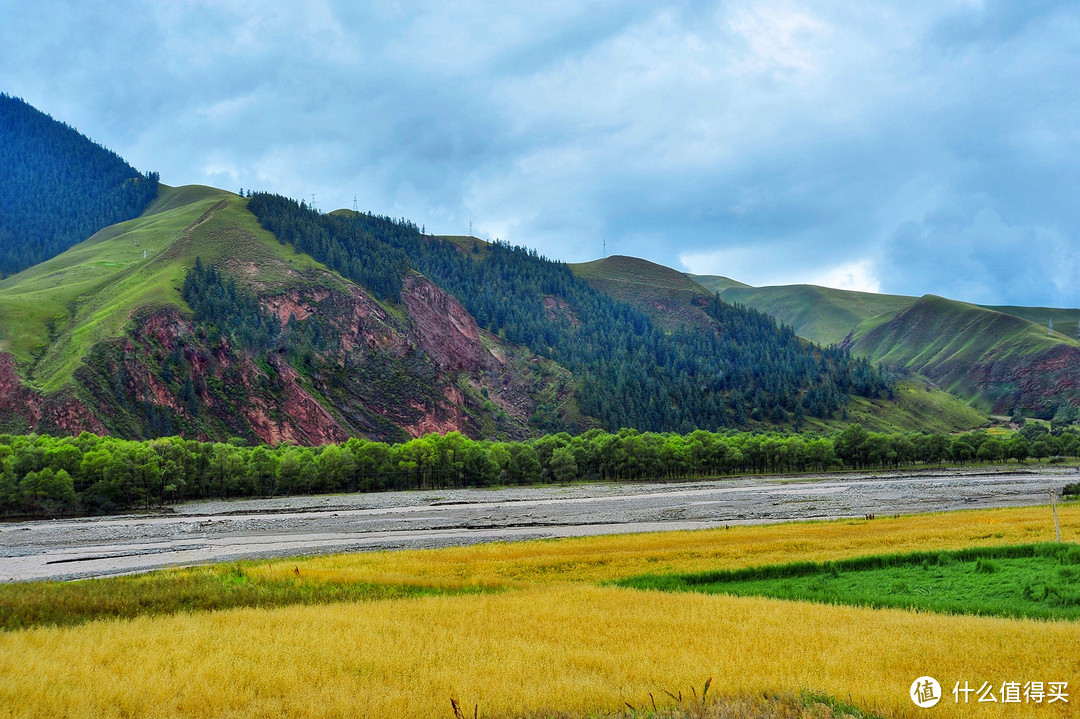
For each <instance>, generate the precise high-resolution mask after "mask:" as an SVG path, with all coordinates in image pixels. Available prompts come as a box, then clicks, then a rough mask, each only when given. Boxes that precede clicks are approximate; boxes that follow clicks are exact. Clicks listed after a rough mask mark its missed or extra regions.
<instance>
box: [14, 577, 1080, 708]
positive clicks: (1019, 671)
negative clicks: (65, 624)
mask: <svg viewBox="0 0 1080 719" xmlns="http://www.w3.org/2000/svg"><path fill="white" fill-rule="evenodd" d="M1078 643H1080V625H1078V624H1076V623H1073V622H1036V621H1026V620H1023V621H1018V620H1006V619H994V618H980V617H969V616H945V615H929V614H917V613H913V612H904V611H895V610H868V609H858V608H851V607H837V606H826V605H815V604H808V603H802V602H783V601H778V600H769V599H757V598H734V597H726V596H704V595H673V594H664V593H657V592H641V591H636V590H628V589H617V588H610V587H609V588H600V587H591V586H570V585H563V586H552V587H537V588H531V589H526V590H522V591H518V592H510V593H504V594H498V595H472V596H463V597H424V598H419V599H406V600H395V601H386V602H371V603H360V604H336V605H327V606H319V607H315V606H310V607H307V606H297V607H288V608H283V609H275V610H257V609H244V610H232V611H225V612H217V613H209V614H195V615H176V616H171V617H162V618H142V619H136V620H132V621H126V622H98V623H93V624H89V625H84V626H82V627H78V628H74V629H38V630H30V631H23V632H16V633H10V634H6V635H3V636H0V705H2V706H4V707H5V708H6V712H7V714H8V715H9V716H13V717H21V716H61V715H63V716H70V717H118V716H138V715H147V714H152V715H154V716H160V717H173V716H175V717H190V716H216V717H234V716H236V717H239V716H244V717H271V716H274V717H276V716H282V715H288V716H290V717H334V716H372V717H375V716H378V717H383V716H387V717H389V716H393V717H436V716H449V698H450V697H457V698H459V699H460V700H461V701H462V702H464V703H465V704H466V705H469V706H471V705H472V704H473V703H478V704H479V706H480V707H481V714H480V715H481V716H493V715H494V716H498V715H508V714H512V713H514V712H523V711H528V710H532V709H562V710H570V709H577V710H583V709H599V708H604V709H617V708H619V707H621V706H623V702H624V701H628V702H632V703H634V704H636V705H645V704H646V703H647V702H648V694H649V693H650V692H653V693H654V694H661V692H662V691H663V690H665V689H669V690H673V691H674V690H677V689H683V690H685V689H686V688H688V687H689V686H691V685H695V686H698V687H700V686H701V684H702V682H703V681H704V679H706V678H708V677H712V678H713V688H714V691H716V692H719V693H733V694H745V693H758V692H763V691H770V690H773V691H779V690H792V689H799V688H809V689H814V690H818V691H824V692H827V693H829V694H832V695H834V696H837V697H841V698H843V699H845V700H851V701H854V702H855V703H857V704H859V705H860V706H862V707H865V708H869V709H873V710H876V711H878V712H880V713H883V714H885V715H887V716H901V717H902V716H919V714H918V712H919V711H921V710H919V709H917V708H915V707H914V705H912V703H911V702H910V700H909V699H908V696H907V691H908V687H909V685H910V683H911V682H912V680H913V679H914V678H916V677H919V676H923V675H930V676H934V677H936V678H938V679H939V681H941V683H942V685H943V686H947V687H948V688H949V689H948V690H951V688H952V686H953V683H954V682H955V681H964V680H967V681H969V682H981V681H994V682H998V683H1000V682H1001V681H1004V680H1009V679H1015V680H1018V681H1024V680H1030V679H1044V680H1048V681H1054V680H1062V681H1070V682H1075V681H1076V679H1077V677H1080V655H1078V653H1077V652H1075V651H1073V649H1074V648H1075V647H1076V646H1078ZM947 699H948V700H949V701H943V702H942V703H941V704H940V705H939V706H938V708H937V709H935V713H934V715H935V716H957V717H960V716H964V717H966V716H973V715H974V716H1022V715H1026V714H1023V713H1018V712H1017V707H1011V706H1007V705H1005V706H1002V705H1000V704H998V705H990V706H987V705H973V706H966V707H965V706H964V705H962V704H961V705H959V706H957V705H955V704H954V703H953V702H952V701H951V699H952V697H951V696H950V697H947ZM1075 699H1076V697H1074V701H1075ZM1060 708H1061V709H1064V711H1059V710H1057V709H1055V708H1054V707H1049V708H1046V707H1044V712H1043V714H1041V715H1046V716H1065V715H1068V714H1069V712H1070V710H1071V709H1072V705H1070V706H1068V707H1065V706H1061V707H1060ZM1021 709H1023V708H1022V707H1021ZM1030 710H1031V709H1030V708H1028V711H1030ZM1072 714H1073V715H1075V712H1072Z"/></svg>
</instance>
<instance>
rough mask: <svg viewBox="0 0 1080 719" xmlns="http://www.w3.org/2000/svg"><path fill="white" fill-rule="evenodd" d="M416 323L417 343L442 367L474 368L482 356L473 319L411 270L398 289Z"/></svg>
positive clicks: (444, 294) (459, 304)
mask: <svg viewBox="0 0 1080 719" xmlns="http://www.w3.org/2000/svg"><path fill="white" fill-rule="evenodd" d="M401 297H402V299H403V300H404V301H405V307H406V308H407V309H408V311H409V317H411V318H412V320H413V322H415V323H416V330H417V333H418V334H419V338H420V345H421V346H422V347H423V348H424V351H425V352H427V353H428V355H430V356H431V358H432V359H433V360H435V363H436V364H437V365H438V366H439V368H440V369H443V370H452V371H454V370H475V369H478V368H479V367H480V366H481V363H482V361H483V359H484V356H485V355H486V354H487V353H486V352H485V351H484V347H483V345H482V344H481V343H480V330H479V329H478V328H477V326H476V320H474V319H473V317H472V315H470V314H469V313H468V311H466V309H465V308H464V307H462V306H461V303H460V302H458V301H457V300H455V299H454V298H453V297H451V296H450V295H449V294H447V293H446V292H444V291H443V290H442V289H441V288H440V287H438V286H437V285H436V284H435V283H434V282H432V281H431V280H429V279H428V278H426V277H424V276H422V275H417V274H413V275H410V276H409V277H407V278H406V280H405V286H404V289H403V290H402V293H401Z"/></svg>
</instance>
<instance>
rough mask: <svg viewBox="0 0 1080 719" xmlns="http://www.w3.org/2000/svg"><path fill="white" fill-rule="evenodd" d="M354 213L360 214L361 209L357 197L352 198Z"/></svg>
mask: <svg viewBox="0 0 1080 719" xmlns="http://www.w3.org/2000/svg"><path fill="white" fill-rule="evenodd" d="M352 211H353V212H359V211H360V208H359V207H357V206H356V195H353V196H352Z"/></svg>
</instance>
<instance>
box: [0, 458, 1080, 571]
mask: <svg viewBox="0 0 1080 719" xmlns="http://www.w3.org/2000/svg"><path fill="white" fill-rule="evenodd" d="M1076 480H1077V473H1076V470H1075V469H1072V468H1069V469H1061V468H1049V467H1043V468H1030V469H1027V470H1024V471H1012V472H1007V473H1006V472H987V473H979V474H975V473H962V472H957V471H943V472H939V473H926V472H919V473H902V472H898V473H874V474H860V475H852V474H848V475H844V476H842V477H839V476H835V475H833V476H823V477H809V478H808V477H798V478H791V477H787V478H785V477H766V478H752V479H728V480H717V481H707V482H693V483H678V484H675V483H671V484H661V483H648V484H630V485H615V484H611V485H607V484H593V485H576V486H572V487H540V488H507V489H497V490H483V489H466V490H443V491H424V492H387V493H382V494H354V495H334V496H319V497H288V498H275V499H252V500H238V501H231V502H220V501H212V502H198V503H191V504H186V505H181V506H179V507H175V508H172V511H170V512H167V513H162V514H157V515H152V516H147V515H125V516H120V517H107V518H83V519H71V520H51V521H33V522H17V523H7V524H0V581H21V580H32V579H72V578H77V577H93V576H103V575H108V574H121V573H130V572H143V571H147V570H151V569H157V568H160V567H166V566H176V565H192V564H202V563H206V562H216V561H227V560H234V559H253V558H262V557H281V556H290V555H294V556H295V555H305V554H322V553H328V552H344V551H359V550H372V549H393V548H402V547H443V546H450V545H458V544H469V543H474V542H491V541H516V540H523V539H537V538H542V537H569V536H585V535H592V534H613V533H623V532H651V531H661V530H674V529H699V528H705V527H715V526H720V525H724V524H745V523H758V522H778V521H794V520H800V519H824V518H833V517H860V516H864V515H866V514H881V515H887V514H897V513H899V514H908V513H914V512H936V511H950V510H956V509H971V508H976V507H1005V506H1019V505H1031V504H1045V503H1047V502H1048V500H1049V495H1048V490H1049V489H1050V488H1051V487H1055V488H1060V487H1061V486H1062V485H1064V484H1068V483H1069V482H1074V481H1076Z"/></svg>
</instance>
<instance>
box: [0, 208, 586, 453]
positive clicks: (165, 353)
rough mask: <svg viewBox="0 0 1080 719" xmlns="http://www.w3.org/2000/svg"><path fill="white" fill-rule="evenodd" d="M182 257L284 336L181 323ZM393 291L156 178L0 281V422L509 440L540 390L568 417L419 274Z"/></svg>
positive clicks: (521, 365)
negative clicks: (121, 218) (139, 204)
mask: <svg viewBox="0 0 1080 719" xmlns="http://www.w3.org/2000/svg"><path fill="white" fill-rule="evenodd" d="M144 252H145V257H144ZM196 258H198V259H199V260H201V261H202V262H203V263H204V264H205V265H206V266H210V265H216V266H218V267H220V268H221V272H222V273H223V276H225V277H228V278H229V281H230V282H235V283H236V284H237V286H238V287H240V288H242V290H240V291H242V292H243V293H246V294H245V296H251V297H252V298H254V300H255V301H257V302H258V303H259V305H260V306H261V307H262V308H263V311H264V312H266V313H270V314H271V315H273V316H274V317H275V321H276V322H279V323H280V324H281V325H282V326H292V325H291V323H294V322H295V327H296V329H295V331H294V336H290V337H283V338H282V339H281V345H280V349H277V348H275V347H263V348H261V349H259V351H254V350H253V349H252V348H248V347H245V346H244V345H243V337H242V336H241V334H238V333H237V332H236V331H234V330H235V329H236V328H235V327H233V328H232V329H230V327H229V326H226V325H228V323H227V322H226V323H225V324H222V322H221V321H220V320H218V321H216V322H214V321H199V320H196V321H193V320H192V316H191V310H192V308H191V307H190V306H189V304H188V303H187V302H185V300H184V299H183V297H181V289H182V285H183V283H184V281H185V277H186V276H187V275H188V274H190V272H191V271H192V268H193V266H194V265H195V263H196ZM405 288H406V289H405V292H404V295H405V296H404V302H403V303H402V304H400V305H387V304H385V303H380V302H378V301H377V300H375V299H374V298H373V297H371V296H370V295H368V294H367V293H365V292H364V291H363V290H362V289H361V288H359V287H357V286H356V285H355V284H352V283H350V282H348V281H347V280H345V279H344V278H342V277H341V276H339V275H337V274H336V273H334V272H332V271H331V270H329V269H328V268H326V267H325V266H323V265H322V264H320V263H318V262H316V261H315V260H313V259H312V258H311V257H310V256H308V255H305V254H302V253H297V252H295V251H294V250H293V248H292V247H291V246H290V245H287V244H284V243H282V242H280V241H279V240H278V239H277V238H276V237H274V236H273V235H271V234H270V233H269V232H267V231H265V230H263V229H262V228H261V227H260V225H259V223H258V221H257V220H256V219H255V217H254V216H253V215H252V214H251V213H250V212H248V210H247V200H245V199H244V198H241V197H239V196H238V195H235V194H233V193H230V192H226V191H223V190H217V189H214V188H207V187H180V188H165V187H163V189H162V193H161V196H160V197H159V198H158V200H157V201H156V202H155V203H154V204H153V205H152V206H151V207H149V208H148V209H147V211H146V212H145V213H144V214H143V215H142V216H141V217H139V218H136V219H134V220H130V221H128V222H124V223H121V224H119V225H115V226H112V227H109V228H106V229H105V230H102V231H101V232H99V233H97V234H96V235H95V236H94V237H92V238H90V239H89V240H86V241H85V242H83V243H80V244H79V245H77V246H76V247H73V248H71V249H70V250H68V251H67V252H65V253H63V254H61V255H60V256H58V257H56V258H53V259H52V260H49V261H48V262H45V263H42V264H41V265H38V266H36V267H33V268H30V269H28V270H26V271H24V272H22V273H20V274H18V275H15V276H13V277H10V278H8V279H7V280H4V281H3V282H0V336H2V345H0V359H3V358H5V357H7V358H12V359H13V360H14V361H15V363H16V365H17V368H18V370H17V373H14V372H13V371H12V370H13V366H12V365H11V360H5V362H4V366H3V367H0V370H3V371H0V375H3V376H0V384H3V385H5V386H9V387H10V388H11V389H10V391H9V392H8V395H9V396H8V397H5V398H0V428H7V429H15V430H28V429H42V430H49V431H61V432H70V431H74V432H77V431H79V430H80V429H83V428H87V427H88V426H89V427H91V428H93V429H95V430H98V431H111V432H115V433H118V434H120V435H122V436H128V437H148V436H157V435H161V434H171V433H182V434H184V435H185V436H191V437H197V438H204V439H205V438H216V439H222V440H224V439H227V438H229V437H232V436H239V437H244V438H247V439H249V440H252V441H275V442H276V441H281V440H283V439H289V440H293V441H297V442H300V443H303V444H312V443H322V442H327V441H340V440H341V439H343V438H347V437H348V436H353V435H356V434H360V435H366V436H371V437H379V438H386V439H402V438H407V437H408V436H410V435H412V434H419V433H423V432H427V431H449V430H451V429H459V430H462V431H465V432H468V433H469V434H472V435H474V436H480V435H484V436H507V437H520V436H523V435H524V434H526V433H527V430H526V429H525V427H527V426H528V424H529V422H530V420H531V418H532V415H533V413H534V412H535V409H536V406H537V404H538V403H539V402H547V403H549V404H551V405H553V406H557V407H558V408H559V409H558V410H556V411H557V412H561V413H563V414H569V415H573V414H574V412H575V411H576V410H575V404H574V402H573V398H572V384H571V382H570V381H569V380H568V378H566V377H565V373H564V372H563V371H562V370H561V369H560V368H557V367H553V366H552V365H551V363H549V362H546V361H543V360H540V359H537V358H533V357H531V355H530V354H529V353H528V352H525V351H522V350H520V349H518V348H515V347H513V346H511V345H509V344H507V343H505V342H503V341H502V340H500V339H498V338H497V337H492V336H490V335H487V334H486V333H482V332H480V331H479V330H477V329H476V328H475V324H473V325H471V328H472V329H471V334H470V325H469V322H470V321H471V318H467V317H464V316H462V317H459V320H460V321H459V322H458V324H456V325H455V324H454V323H452V322H450V321H449V320H448V319H447V318H448V316H452V315H453V314H454V312H455V309H454V308H455V307H456V303H454V302H453V301H452V300H451V299H450V298H448V297H447V296H446V295H445V293H443V292H442V291H441V290H439V289H438V288H437V287H435V286H434V285H432V284H431V283H430V282H428V281H426V280H425V279H424V278H422V277H420V276H419V275H415V273H413V275H410V276H407V277H406V278H405ZM231 307H233V308H234V309H233V311H234V312H239V311H240V310H239V306H238V305H236V304H235V301H233V305H231ZM295 338H300V339H299V340H297V341H293V340H294V339H295ZM462 357H465V358H466V359H467V361H464V360H461V358H462ZM455 362H456V363H457V364H454V366H452V367H450V366H443V364H447V363H448V364H453V363H455ZM570 421H571V422H576V421H578V420H574V419H571V420H570ZM585 426H588V425H585ZM582 428H584V427H582Z"/></svg>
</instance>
